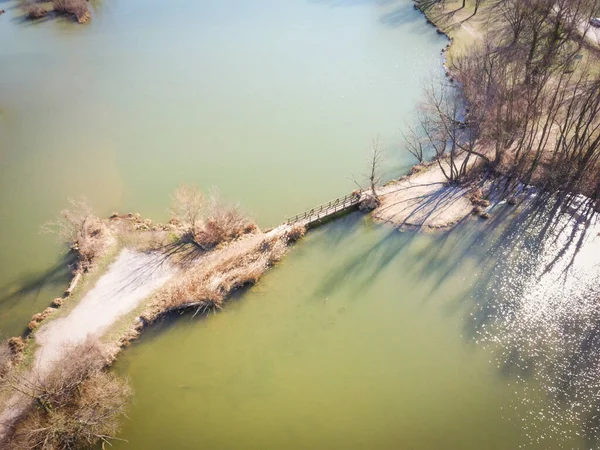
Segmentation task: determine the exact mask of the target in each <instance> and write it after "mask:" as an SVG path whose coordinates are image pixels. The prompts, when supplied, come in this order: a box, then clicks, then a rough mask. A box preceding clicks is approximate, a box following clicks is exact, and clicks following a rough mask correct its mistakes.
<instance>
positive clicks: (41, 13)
mask: <svg viewBox="0 0 600 450" xmlns="http://www.w3.org/2000/svg"><path fill="white" fill-rule="evenodd" d="M23 10H24V11H25V14H26V15H27V18H29V19H31V20H37V19H41V18H42V17H45V16H46V15H48V10H47V9H46V8H44V7H43V6H41V5H40V4H38V3H35V2H28V3H26V4H25V5H24V6H23Z"/></svg>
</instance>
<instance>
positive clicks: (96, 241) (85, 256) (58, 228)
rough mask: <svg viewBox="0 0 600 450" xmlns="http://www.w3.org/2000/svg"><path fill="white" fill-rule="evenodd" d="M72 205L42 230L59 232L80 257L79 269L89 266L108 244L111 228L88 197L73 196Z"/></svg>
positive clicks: (58, 234) (59, 235) (63, 240)
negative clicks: (74, 198)
mask: <svg viewBox="0 0 600 450" xmlns="http://www.w3.org/2000/svg"><path fill="white" fill-rule="evenodd" d="M69 204H70V207H69V208H68V209H63V210H62V211H61V212H60V214H59V217H58V218H57V219H56V220H54V221H50V222H46V223H45V224H44V225H43V226H42V231H43V232H46V233H53V234H56V235H57V236H58V238H59V240H61V241H62V242H64V243H66V244H67V245H69V246H70V248H71V250H73V252H74V253H75V254H76V256H77V258H78V266H79V267H78V269H81V270H83V271H86V270H88V269H89V268H90V267H91V266H92V264H93V262H94V260H95V259H96V258H97V257H98V256H100V254H101V253H102V252H103V251H104V249H105V248H106V243H107V228H106V226H105V224H104V222H103V221H102V220H100V219H99V218H98V217H97V216H96V215H95V214H94V211H93V210H92V207H91V206H90V204H89V203H88V201H87V200H86V199H85V198H83V197H82V198H80V199H79V200H73V199H69Z"/></svg>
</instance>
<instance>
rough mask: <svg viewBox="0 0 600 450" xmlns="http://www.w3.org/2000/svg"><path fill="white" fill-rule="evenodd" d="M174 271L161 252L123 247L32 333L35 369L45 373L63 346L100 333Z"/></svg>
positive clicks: (165, 280)
mask: <svg viewBox="0 0 600 450" xmlns="http://www.w3.org/2000/svg"><path fill="white" fill-rule="evenodd" d="M174 274H175V268H174V267H173V266H172V265H171V264H170V263H169V262H168V261H167V260H165V258H164V256H163V255H160V254H145V253H139V252H135V251H132V250H129V249H125V250H123V251H122V252H121V254H120V255H119V256H118V258H117V259H116V261H115V262H114V263H112V265H111V266H110V267H109V269H108V271H107V272H106V273H105V274H104V275H102V277H101V278H100V279H99V280H98V282H97V283H96V285H95V286H94V287H93V288H92V289H91V290H90V291H89V292H88V293H87V294H86V295H85V296H84V297H83V299H82V300H81V301H80V302H79V304H78V305H77V306H76V307H75V308H74V309H73V310H72V311H71V312H70V313H69V314H68V315H67V316H66V317H62V318H60V319H56V320H53V321H51V322H49V323H48V324H47V325H44V326H42V327H41V328H40V329H39V331H38V332H37V333H36V334H35V340H36V342H37V343H38V345H39V348H38V350H37V351H36V358H35V367H36V369H37V370H39V371H40V372H41V373H46V372H47V371H48V370H49V369H51V367H52V363H53V362H54V361H56V360H57V359H58V358H59V357H60V356H61V352H62V351H63V349H64V348H65V347H67V346H69V345H75V344H80V343H82V342H84V341H85V340H86V339H87V337H88V336H101V335H102V334H103V333H104V332H105V331H106V330H107V328H109V327H110V326H111V325H112V324H114V323H115V322H116V321H117V320H118V319H119V318H120V317H122V316H123V315H125V314H127V313H129V312H131V311H132V310H134V309H135V308H136V307H137V306H138V305H139V304H140V302H141V301H142V300H144V299H145V298H148V297H149V296H150V295H151V294H152V293H153V292H154V291H156V290H157V289H158V288H160V287H161V286H162V285H163V284H164V283H166V282H167V281H168V280H169V279H170V278H171V277H172V276H173V275H174Z"/></svg>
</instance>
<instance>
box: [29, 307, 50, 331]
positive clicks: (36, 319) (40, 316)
mask: <svg viewBox="0 0 600 450" xmlns="http://www.w3.org/2000/svg"><path fill="white" fill-rule="evenodd" d="M55 311H56V309H55V308H51V307H48V308H46V309H44V310H43V311H42V312H41V313H37V314H34V315H33V316H32V317H31V320H30V321H29V324H28V325H27V328H29V330H30V331H33V330H35V329H36V328H37V327H39V326H40V324H41V323H42V322H43V321H44V320H46V319H47V318H48V317H50V316H51V315H52V314H53V313H54V312H55Z"/></svg>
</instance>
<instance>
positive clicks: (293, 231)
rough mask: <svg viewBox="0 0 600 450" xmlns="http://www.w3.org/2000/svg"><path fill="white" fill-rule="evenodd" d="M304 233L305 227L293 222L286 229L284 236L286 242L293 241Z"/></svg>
mask: <svg viewBox="0 0 600 450" xmlns="http://www.w3.org/2000/svg"><path fill="white" fill-rule="evenodd" d="M305 234H306V227H304V226H302V225H300V224H297V223H295V224H294V225H292V226H291V227H290V229H289V230H287V231H286V233H285V236H286V239H287V242H288V243H290V244H291V243H294V242H296V241H298V240H299V239H300V238H302V237H303V236H304V235H305Z"/></svg>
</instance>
